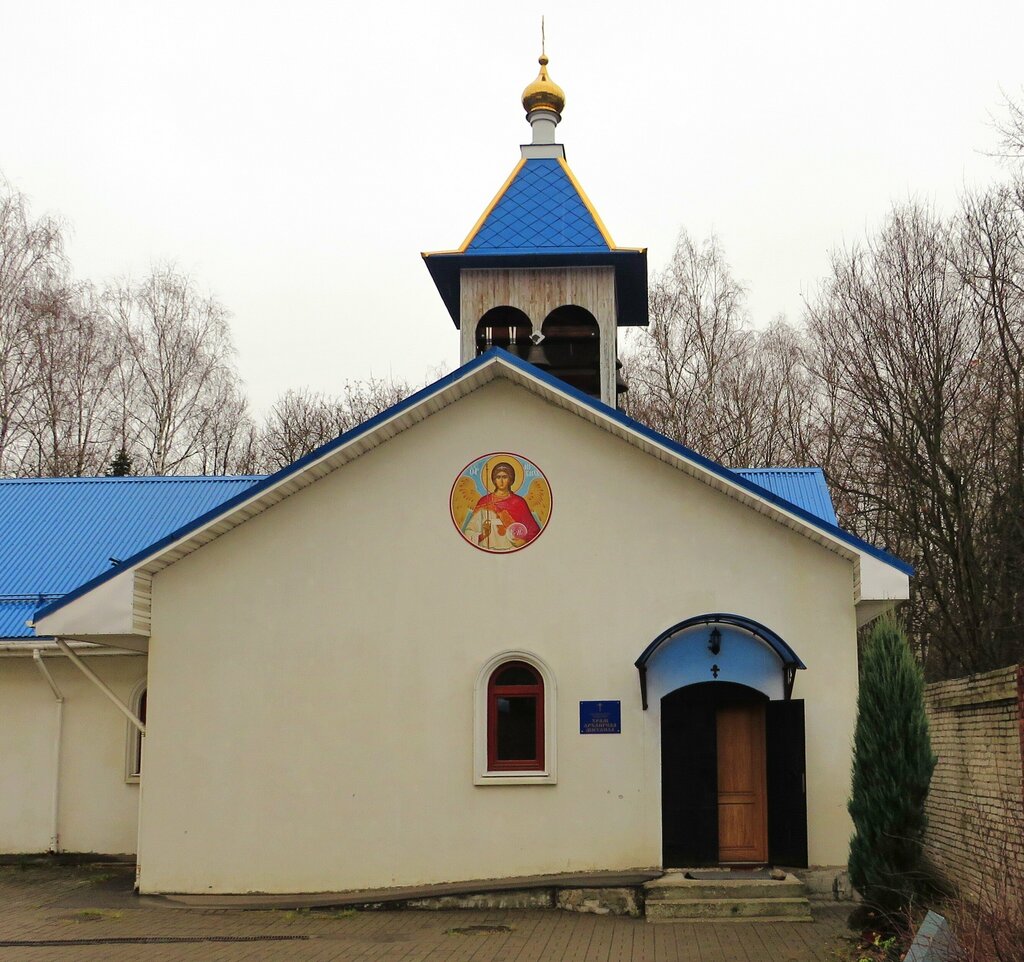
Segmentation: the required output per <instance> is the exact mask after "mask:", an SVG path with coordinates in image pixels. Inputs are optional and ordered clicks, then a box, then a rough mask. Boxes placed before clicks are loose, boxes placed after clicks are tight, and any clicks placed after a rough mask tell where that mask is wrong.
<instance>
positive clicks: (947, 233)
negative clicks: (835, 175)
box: [808, 206, 1024, 675]
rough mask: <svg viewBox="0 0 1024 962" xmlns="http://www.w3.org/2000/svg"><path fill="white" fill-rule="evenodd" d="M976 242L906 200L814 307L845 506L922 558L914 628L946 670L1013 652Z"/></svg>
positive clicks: (874, 533)
mask: <svg viewBox="0 0 1024 962" xmlns="http://www.w3.org/2000/svg"><path fill="white" fill-rule="evenodd" d="M965 244H966V248H965ZM967 250H974V246H973V243H972V242H971V241H970V240H969V239H968V238H966V237H965V235H964V233H963V225H962V224H961V223H960V222H959V221H957V222H952V223H949V222H943V221H941V220H939V219H938V218H936V217H935V216H934V215H933V214H932V213H931V212H930V211H928V210H926V209H923V208H921V207H919V206H908V207H904V208H900V209H897V210H896V211H894V213H893V214H892V216H891V217H890V220H889V222H888V224H887V225H886V226H885V228H884V229H883V230H882V231H881V233H880V234H879V236H878V237H877V238H876V239H874V240H872V241H870V242H869V243H867V244H866V245H863V246H859V247H856V248H854V249H851V250H847V251H845V252H842V253H839V254H837V255H836V256H835V258H834V260H833V267H832V276H831V277H830V278H829V279H828V281H827V282H826V283H825V284H824V286H823V288H822V291H821V292H820V294H819V296H818V298H817V299H816V300H815V301H814V302H813V303H812V304H811V305H810V306H809V309H808V322H809V327H810V333H811V337H812V339H813V342H814V370H815V373H816V375H817V377H818V378H819V379H820V383H821V385H822V388H821V396H822V397H823V398H824V399H825V400H826V403H825V404H824V405H823V407H822V410H823V412H824V415H825V429H826V431H827V433H828V435H829V442H828V458H829V460H828V462H827V465H826V467H827V469H828V471H829V476H830V481H831V483H832V486H833V490H834V491H835V492H836V494H837V502H838V503H837V509H838V511H839V513H840V516H841V519H842V520H843V521H844V522H845V523H846V524H847V525H848V526H850V527H852V528H853V529H854V530H856V531H858V533H861V534H863V535H864V536H865V537H867V538H868V539H869V540H871V541H874V542H875V543H879V544H881V545H883V546H884V547H887V548H889V549H891V550H893V551H895V552H896V553H897V554H899V555H902V556H903V557H906V558H909V559H911V560H912V561H913V562H914V563H915V565H916V567H917V569H918V570H917V576H916V578H915V581H914V599H913V603H912V606H911V609H910V615H911V628H912V630H913V632H914V635H915V640H916V641H917V643H918V646H919V648H920V650H921V652H922V655H923V656H924V658H925V659H926V667H927V668H928V669H929V671H930V673H932V674H933V675H935V674H949V673H956V672H962V671H976V670H982V669H984V668H990V667H994V666H995V665H998V664H1006V663H1007V662H1006V661H1005V660H1004V659H1005V658H1007V657H1011V654H1010V651H1009V650H1007V649H1005V647H1004V646H1002V644H1001V643H1000V641H999V640H998V637H999V636H1000V632H999V630H998V626H999V625H1000V624H1001V623H1003V622H1004V621H1005V620H1006V619H1007V617H1008V616H1009V617H1010V619H1011V620H1013V616H1012V615H1010V614H1009V612H1008V611H1007V609H1006V607H1005V603H1006V599H1005V598H1003V597H999V596H997V593H996V590H995V587H994V583H993V580H992V577H991V576H992V574H993V572H994V570H995V568H994V566H996V565H998V564H999V563H1000V562H999V555H1000V554H1001V553H1002V552H1004V551H1006V550H1007V549H1008V548H1009V545H1008V544H1007V542H1006V539H1005V537H1004V535H1005V532H1002V531H1000V530H999V527H1000V526H999V525H998V524H997V523H995V522H996V516H997V514H998V512H997V511H996V512H995V513H994V509H995V508H996V506H997V505H998V504H999V503H1001V502H1002V501H1003V500H1004V499H1005V497H1006V496H1007V494H1008V488H1007V487H1006V486H1005V484H1003V483H1001V482H999V481H997V479H996V477H995V476H994V475H993V471H992V466H993V458H996V459H1000V460H1001V459H1004V458H1005V453H1003V452H1002V450H1001V449H1002V445H1003V442H1002V441H1001V440H1000V439H999V435H1000V429H999V428H998V426H997V423H996V422H997V420H998V419H997V418H996V417H995V411H996V409H997V408H999V407H1000V406H1001V405H1002V404H1003V403H1004V401H1003V397H1002V396H1003V393H1004V392H1003V389H1001V388H1000V386H999V385H1000V382H1001V381H1002V380H1003V379H1004V378H1005V367H1004V364H1003V362H1002V361H1001V360H1000V359H999V358H998V357H997V356H996V353H997V352H995V351H994V350H993V345H994V343H995V342H996V340H997V339H996V336H995V335H996V327H995V325H994V322H993V311H992V310H991V309H990V307H989V306H988V305H986V303H985V296H979V295H978V292H977V291H975V290H973V289H972V287H971V285H970V284H968V283H966V282H965V275H964V270H963V268H962V266H961V265H960V263H959V262H960V261H961V260H963V259H964V258H965V257H966V256H967V254H966V251H967ZM1012 420H1013V417H1012V416H1011V418H1010V421H1012ZM997 451H998V452H999V453H998V454H997V453H996V452H997ZM1012 474H1013V472H1012V470H1011V471H1010V472H1008V473H1007V475H1006V479H1007V480H1008V479H1009V477H1010V476H1011V475H1012ZM1018 481H1019V476H1018ZM1018 503H1019V502H1018ZM1010 563H1011V564H1015V565H1020V564H1021V563H1024V558H1022V557H1021V556H1020V555H1019V553H1018V554H1017V557H1016V559H1013V560H1011V561H1010ZM1018 625H1019V621H1018Z"/></svg>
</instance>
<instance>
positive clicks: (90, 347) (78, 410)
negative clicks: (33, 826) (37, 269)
mask: <svg viewBox="0 0 1024 962" xmlns="http://www.w3.org/2000/svg"><path fill="white" fill-rule="evenodd" d="M31 345H32V351H33V363H34V367H35V369H36V372H37V376H36V379H35V383H34V387H33V390H32V392H31V400H30V405H29V408H28V410H27V412H26V416H25V428H26V431H27V433H28V434H29V435H30V436H31V443H30V445H29V446H28V451H27V454H26V465H25V469H28V468H30V470H31V473H32V474H38V475H40V476H60V475H71V476H79V477H80V476H82V475H96V474H100V473H101V472H102V471H103V470H104V468H105V466H106V465H107V464H108V463H109V461H110V459H111V456H112V454H113V447H114V434H113V424H114V414H115V410H116V406H115V404H114V398H113V396H112V394H111V392H110V391H109V390H108V385H109V383H110V379H111V376H112V374H113V372H114V371H115V369H116V367H117V364H118V353H117V345H116V340H115V338H114V337H113V333H112V331H111V330H110V327H109V325H108V324H107V323H106V320H105V318H104V317H103V316H102V314H101V313H100V312H99V311H98V310H97V305H96V303H95V298H94V296H93V292H92V290H91V288H89V287H88V285H79V286H78V287H77V288H75V289H64V290H60V291H58V292H55V296H53V297H52V298H51V300H50V302H49V305H48V309H47V310H45V311H44V310H40V311H39V312H38V314H37V316H36V318H35V321H34V323H33V327H32V332H31Z"/></svg>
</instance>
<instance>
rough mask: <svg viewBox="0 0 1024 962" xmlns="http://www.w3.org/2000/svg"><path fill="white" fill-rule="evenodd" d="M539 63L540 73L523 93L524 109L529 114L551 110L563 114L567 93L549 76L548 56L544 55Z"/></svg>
mask: <svg viewBox="0 0 1024 962" xmlns="http://www.w3.org/2000/svg"><path fill="white" fill-rule="evenodd" d="M537 62H538V63H539V64H540V73H539V74H537V79H536V80H535V81H534V82H533V83H532V84H530V86H528V87H527V88H526V89H525V90H524V91H523V108H524V109H525V110H526V112H527V113H528V114H529V113H530V111H532V110H550V111H553V112H554V113H556V114H561V112H562V110H563V109H564V108H565V92H564V91H563V90H562V88H561V87H559V86H558V84H556V83H555V82H554V81H553V80H552V79H551V78H550V77H549V76H548V58H547V54H544V53H542V54H541V55H540V59H539V60H538V61H537Z"/></svg>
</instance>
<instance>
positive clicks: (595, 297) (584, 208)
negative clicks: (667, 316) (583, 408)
mask: <svg viewBox="0 0 1024 962" xmlns="http://www.w3.org/2000/svg"><path fill="white" fill-rule="evenodd" d="M539 63H540V72H539V73H538V75H537V78H536V79H535V80H534V81H533V82H532V83H531V84H529V86H527V88H526V89H525V90H524V91H523V98H522V102H523V109H524V110H525V111H526V120H527V122H528V123H529V124H530V128H531V131H532V137H531V141H530V143H528V144H523V146H522V147H521V148H520V152H521V155H520V158H519V162H518V163H517V164H516V166H515V168H514V169H513V170H512V173H511V174H510V175H509V177H508V179H507V180H506V181H505V183H504V184H503V185H502V187H501V189H500V190H499V191H498V193H497V194H496V195H495V197H494V199H493V200H492V201H491V202H490V204H488V205H487V207H486V208H485V210H484V212H483V214H482V215H481V216H480V219H479V220H478V221H477V222H476V224H475V225H474V226H473V229H472V230H471V231H470V232H469V235H468V236H467V237H466V239H465V240H464V241H463V242H462V245H461V246H460V247H459V248H457V249H456V250H452V251H438V252H435V253H429V254H424V255H423V259H424V261H425V262H426V265H427V269H428V270H429V271H430V275H431V277H432V278H433V280H434V283H435V284H436V285H437V289H438V291H439V293H440V294H441V298H442V300H443V301H444V303H445V306H446V307H447V308H448V313H449V314H450V315H451V318H452V320H453V321H454V322H455V326H456V327H457V328H458V329H459V333H460V346H461V351H460V355H461V363H463V364H465V363H466V362H467V361H470V360H472V359H473V358H474V357H476V356H478V355H479V354H483V353H484V352H485V351H487V350H489V349H490V348H492V347H501V348H504V349H505V350H507V351H509V352H511V353H513V354H515V355H517V356H518V357H520V358H522V359H523V360H525V361H528V362H529V363H531V364H535V365H536V366H537V367H538V368H541V369H542V370H545V371H547V372H548V373H550V374H552V375H554V376H555V377H558V378H561V379H562V380H563V381H565V382H566V383H568V384H570V385H571V386H572V387H574V388H577V389H578V390H580V391H583V392H584V393H586V394H589V395H591V396H592V397H595V398H598V399H599V400H601V401H603V402H604V403H605V404H608V405H610V406H612V407H615V406H616V402H617V399H618V396H619V395H620V394H621V393H622V392H623V391H625V390H626V384H625V382H624V381H623V379H622V377H621V375H620V374H619V373H618V368H619V364H618V351H617V347H618V343H617V342H618V329H619V328H620V327H626V326H636V325H646V324H647V322H648V318H647V251H646V249H644V248H623V247H616V246H615V244H614V242H613V241H612V238H611V235H610V234H609V233H608V230H607V229H606V228H605V226H604V224H603V223H602V221H601V218H600V216H599V215H598V213H597V211H596V209H595V208H594V206H593V204H591V202H590V200H589V199H588V198H587V195H586V194H585V193H584V192H583V188H582V187H581V186H580V184H579V182H578V181H577V180H576V177H575V176H574V174H573V172H572V170H571V169H570V168H569V165H568V164H567V163H566V159H565V148H564V147H563V146H562V144H560V143H557V142H556V140H555V132H556V128H557V126H558V124H559V123H560V122H561V120H562V111H563V110H564V109H565V93H564V92H563V91H562V88H561V87H559V86H558V84H556V83H555V82H554V81H553V80H552V79H551V78H550V76H549V75H548V57H547V54H546V53H545V52H544V51H543V50H542V52H541V55H540V60H539Z"/></svg>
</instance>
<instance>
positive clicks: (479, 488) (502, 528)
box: [451, 452, 551, 553]
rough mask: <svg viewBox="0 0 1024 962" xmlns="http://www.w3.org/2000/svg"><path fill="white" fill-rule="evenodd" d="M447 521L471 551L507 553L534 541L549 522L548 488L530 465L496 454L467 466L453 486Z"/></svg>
mask: <svg viewBox="0 0 1024 962" xmlns="http://www.w3.org/2000/svg"><path fill="white" fill-rule="evenodd" d="M451 512H452V521H454V522H455V527H456V528H458V529H459V533H460V534H461V535H462V537H463V538H465V539H466V540H467V541H468V542H469V543H470V544H471V545H473V546H474V547H476V548H480V549H481V550H482V551H492V552H498V553H507V552H509V551H518V550H519V549H520V548H525V547H526V546H527V545H528V544H530V543H531V542H533V541H535V540H536V539H537V537H538V535H540V533H541V532H542V531H543V530H544V527H545V526H546V525H547V523H548V519H549V518H550V517H551V487H550V485H549V484H548V479H547V478H546V477H544V473H543V472H542V471H541V470H540V468H538V467H537V465H535V464H534V463H533V462H532V461H529V460H527V459H526V458H524V457H522V456H521V455H518V454H508V453H506V452H497V453H492V454H485V455H484V456H483V457H480V458H477V459H476V460H475V461H471V462H470V463H469V464H468V465H467V466H466V467H465V468H463V470H462V471H461V472H460V474H459V476H458V477H457V478H456V479H455V484H453V485H452V495H451Z"/></svg>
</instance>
